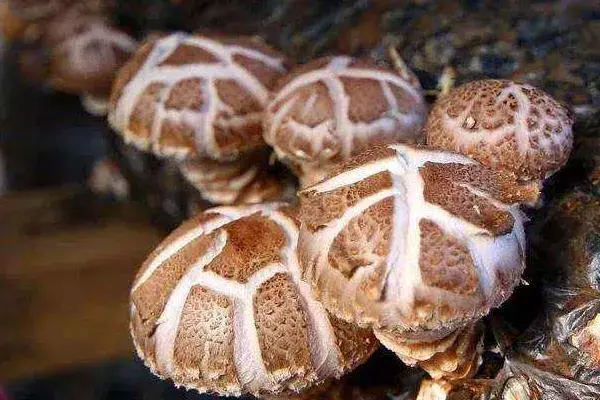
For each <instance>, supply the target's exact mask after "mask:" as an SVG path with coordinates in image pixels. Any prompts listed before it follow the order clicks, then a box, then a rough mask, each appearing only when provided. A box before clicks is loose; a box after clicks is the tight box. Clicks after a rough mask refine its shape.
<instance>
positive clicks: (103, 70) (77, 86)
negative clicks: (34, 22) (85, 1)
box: [42, 4, 137, 102]
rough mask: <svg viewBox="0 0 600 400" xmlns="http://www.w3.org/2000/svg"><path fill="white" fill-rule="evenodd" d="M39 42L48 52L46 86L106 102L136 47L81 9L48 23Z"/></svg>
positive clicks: (100, 17)
mask: <svg viewBox="0 0 600 400" xmlns="http://www.w3.org/2000/svg"><path fill="white" fill-rule="evenodd" d="M42 40H43V42H44V44H45V46H46V47H48V48H49V49H50V64H49V78H48V79H49V82H50V85H51V86H52V87H54V88H55V89H57V90H60V91H64V92H69V93H76V94H85V95H90V96H94V97H95V98H97V99H104V101H105V102H106V101H107V99H108V97H109V95H110V91H111V87H112V84H113V81H114V79H115V76H116V74H117V71H118V70H119V68H121V67H122V66H123V65H124V64H125V62H126V61H127V60H128V59H129V57H130V56H131V54H133V52H134V51H135V49H136V47H137V43H136V41H135V40H134V39H133V38H132V37H130V36H129V35H127V34H126V33H124V32H122V31H120V30H118V29H116V28H114V27H112V26H110V24H109V21H108V19H107V18H106V17H104V16H103V15H101V14H99V13H93V12H90V11H89V10H88V8H87V7H85V5H78V4H76V5H75V6H73V7H71V8H69V9H68V10H66V11H65V12H63V13H61V14H60V15H58V16H57V17H55V18H53V19H52V20H50V21H48V22H47V24H46V26H45V28H44V35H43V37H42Z"/></svg>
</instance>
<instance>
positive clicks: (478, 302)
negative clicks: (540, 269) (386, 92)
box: [298, 144, 539, 341]
mask: <svg viewBox="0 0 600 400" xmlns="http://www.w3.org/2000/svg"><path fill="white" fill-rule="evenodd" d="M538 191H539V190H538V188H537V185H535V186H534V185H519V184H518V183H517V182H516V180H515V179H514V177H513V176H512V175H510V174H506V173H502V172H500V171H494V170H491V169H489V168H486V167H484V166H482V165H481V164H479V163H477V162H476V161H473V160H471V159H469V158H467V157H465V156H462V155H459V154H455V153H449V152H443V151H438V150H431V149H428V148H420V147H414V146H409V145H400V144H399V145H389V146H383V147H376V148H373V149H371V150H369V151H367V152H364V153H362V154H360V155H359V156H357V157H354V158H352V159H350V160H349V161H348V162H346V163H344V164H342V165H340V166H339V167H338V168H336V169H334V170H332V171H331V173H330V175H329V176H328V178H327V179H325V180H323V181H321V182H320V183H319V184H316V185H314V186H311V187H309V188H307V189H304V190H302V191H301V192H300V213H299V218H300V220H301V231H300V239H299V244H298V254H299V258H300V262H301V266H302V268H303V276H304V279H305V280H306V281H307V282H309V283H310V284H311V285H312V286H313V288H314V290H315V292H316V295H317V298H318V299H319V300H320V301H321V302H322V303H323V304H324V305H325V307H326V308H327V309H328V310H329V311H330V312H331V313H332V314H334V315H336V316H337V317H339V318H342V319H344V320H347V321H350V322H354V323H357V324H359V325H361V326H373V327H374V329H375V333H376V335H379V336H382V335H383V334H386V335H387V337H394V336H396V337H402V338H405V339H413V340H421V341H434V340H438V339H441V338H443V337H445V336H447V335H449V334H450V333H452V332H454V331H455V330H457V329H460V328H463V327H465V326H466V325H467V324H469V323H470V322H472V321H474V320H476V319H478V318H480V317H481V316H483V315H485V314H487V313H488V311H489V310H490V308H492V307H495V306H498V305H499V304H500V303H501V302H503V301H504V300H505V299H506V298H507V297H508V296H509V295H510V294H511V293H512V290H513V288H514V287H515V285H516V284H517V283H518V282H519V280H520V277H521V273H522V271H523V268H524V258H523V257H524V250H525V235H524V230H523V217H522V214H521V212H520V210H519V208H518V203H520V202H522V201H532V200H533V199H534V198H537V196H538Z"/></svg>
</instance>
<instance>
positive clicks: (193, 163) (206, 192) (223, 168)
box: [181, 152, 295, 205]
mask: <svg viewBox="0 0 600 400" xmlns="http://www.w3.org/2000/svg"><path fill="white" fill-rule="evenodd" d="M267 162H268V155H267V154H265V152H257V153H255V154H249V155H245V156H243V157H241V158H239V159H237V160H234V161H223V162H219V161H214V160H210V159H206V158H205V159H200V160H198V159H192V160H188V161H185V162H184V163H183V164H182V165H181V173H182V175H183V176H184V178H185V179H186V180H187V181H188V182H189V183H190V184H191V185H192V186H193V187H194V188H195V189H196V190H198V192H199V193H200V195H201V196H202V198H203V199H205V200H206V201H209V202H211V203H213V204H224V205H230V204H254V203H262V202H265V201H275V200H281V199H282V196H285V195H288V193H287V192H289V191H290V189H289V188H288V185H286V182H283V181H280V180H279V179H277V178H276V177H275V176H273V175H272V174H271V173H270V171H268V169H267ZM291 190H294V192H295V189H294V188H293V187H292V188H291Z"/></svg>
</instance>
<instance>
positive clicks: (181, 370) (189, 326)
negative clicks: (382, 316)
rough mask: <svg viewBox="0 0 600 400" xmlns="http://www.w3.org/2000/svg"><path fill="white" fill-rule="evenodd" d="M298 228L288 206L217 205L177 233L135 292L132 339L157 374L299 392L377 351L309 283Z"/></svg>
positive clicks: (231, 391)
mask: <svg viewBox="0 0 600 400" xmlns="http://www.w3.org/2000/svg"><path fill="white" fill-rule="evenodd" d="M297 244H298V221H297V218H296V216H295V211H294V209H292V208H290V207H287V206H285V205H282V204H275V203H267V204H261V205H250V206H238V207H220V208H219V207H217V208H213V209H210V210H208V211H206V212H203V213H200V214H198V215H197V216H196V217H194V218H193V219H191V220H190V221H188V222H186V223H185V224H184V225H182V226H181V227H180V228H178V229H177V230H175V231H174V232H173V233H172V234H171V235H170V236H169V237H168V238H167V239H166V240H165V241H164V242H163V243H162V244H161V245H160V246H159V247H158V248H157V249H156V250H155V251H154V253H153V254H152V255H151V256H150V257H149V258H148V260H146V262H145V263H144V265H143V266H142V268H141V270H140V272H139V273H138V276H137V278H136V280H135V282H134V284H133V288H132V291H131V332H132V336H133V339H134V343H135V345H136V349H137V351H138V354H139V355H140V357H142V358H143V359H144V360H145V362H146V364H147V365H148V366H149V367H150V368H151V369H152V371H153V372H154V373H156V374H157V375H159V376H163V377H171V378H173V379H174V380H175V382H176V383H177V384H178V385H183V386H185V387H189V388H194V389H197V390H199V391H201V392H205V391H208V392H214V393H218V394H220V395H240V394H242V393H252V394H255V395H261V394H280V393H282V392H290V393H294V392H300V391H302V390H306V389H307V388H312V387H314V386H316V385H318V384H320V383H323V382H326V381H327V380H330V379H334V378H339V377H341V376H342V375H343V374H344V373H345V372H347V371H349V370H351V369H353V368H354V367H355V366H356V365H358V364H360V363H362V362H363V361H364V360H366V359H367V358H368V357H369V356H370V355H371V353H372V352H373V351H374V350H375V349H376V348H377V347H378V344H377V341H376V340H375V338H374V337H373V334H372V332H371V331H370V330H368V329H361V328H359V327H357V326H354V325H352V324H349V323H347V322H344V321H342V320H340V319H337V318H335V317H334V316H332V315H331V314H328V313H327V312H326V310H325V308H324V307H323V306H322V305H321V304H320V303H319V302H318V301H317V300H316V299H315V298H314V295H313V293H312V290H311V289H310V287H309V285H308V284H307V283H306V282H304V281H303V280H302V278H301V269H300V263H299V261H298V252H297V249H296V247H297Z"/></svg>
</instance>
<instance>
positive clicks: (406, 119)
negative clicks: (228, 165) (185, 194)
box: [264, 56, 425, 184]
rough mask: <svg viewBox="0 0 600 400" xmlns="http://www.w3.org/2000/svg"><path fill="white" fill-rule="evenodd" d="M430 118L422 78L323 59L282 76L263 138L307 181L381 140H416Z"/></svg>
mask: <svg viewBox="0 0 600 400" xmlns="http://www.w3.org/2000/svg"><path fill="white" fill-rule="evenodd" d="M424 118H425V103H424V99H423V94H422V90H421V87H420V85H419V83H418V80H417V79H416V77H414V76H406V75H399V74H398V73H396V72H395V71H394V70H392V69H390V68H385V67H381V66H378V65H376V64H375V63H374V62H373V61H371V60H369V59H355V58H351V57H345V56H337V57H325V58H321V59H317V60H314V61H312V62H310V63H308V64H306V65H303V66H300V67H298V68H296V69H295V70H292V71H291V72H290V74H288V75H286V76H285V77H283V78H282V79H280V80H279V82H278V84H277V87H276V89H275V90H274V91H273V98H272V100H271V102H270V103H269V106H268V108H267V112H266V115H265V133H264V134H265V141H266V142H267V143H269V144H270V145H271V146H272V147H273V148H274V149H275V151H276V153H277V155H278V157H279V158H280V159H282V160H283V161H284V162H286V163H288V164H290V165H291V166H292V168H294V169H295V170H296V172H297V173H298V174H299V175H300V178H301V179H302V180H303V184H311V183H315V182H318V181H319V180H320V179H322V178H323V177H324V175H325V173H326V169H327V168H329V167H331V166H332V165H334V164H336V163H339V162H340V161H342V160H344V159H347V158H349V157H351V156H353V155H355V154H357V153H359V152H361V151H363V150H365V149H367V148H369V147H370V146H373V145H375V144H388V143H396V142H398V141H407V140H414V139H415V138H416V137H417V136H418V135H419V133H420V129H421V127H422V125H423V122H424Z"/></svg>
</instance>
